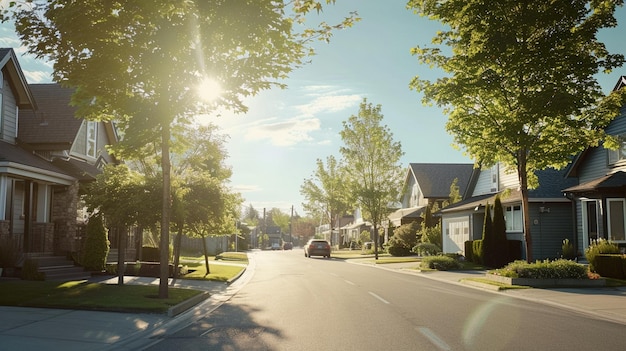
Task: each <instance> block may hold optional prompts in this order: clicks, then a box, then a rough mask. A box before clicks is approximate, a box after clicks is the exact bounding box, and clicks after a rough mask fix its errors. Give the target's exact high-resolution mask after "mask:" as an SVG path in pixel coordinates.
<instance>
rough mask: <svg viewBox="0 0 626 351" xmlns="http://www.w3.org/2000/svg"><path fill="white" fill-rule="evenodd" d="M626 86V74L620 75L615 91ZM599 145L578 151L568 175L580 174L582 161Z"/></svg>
mask: <svg viewBox="0 0 626 351" xmlns="http://www.w3.org/2000/svg"><path fill="white" fill-rule="evenodd" d="M624 87H626V76H621V77H619V79H618V80H617V83H616V84H615V87H614V88H613V91H618V90H620V89H622V88H624ZM597 147H598V146H594V147H588V148H586V149H585V150H583V151H581V152H580V153H578V155H576V157H575V158H574V159H573V160H572V162H571V163H570V165H569V166H568V167H567V169H568V170H567V173H566V176H567V177H577V176H578V168H579V167H580V165H581V164H582V163H584V160H585V158H586V156H587V154H588V153H589V150H590V149H592V148H597Z"/></svg>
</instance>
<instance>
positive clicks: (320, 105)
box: [295, 94, 362, 116]
mask: <svg viewBox="0 0 626 351" xmlns="http://www.w3.org/2000/svg"><path fill="white" fill-rule="evenodd" d="M361 100H362V98H361V96H359V95H356V94H352V95H325V96H320V97H317V98H315V99H314V100H313V101H311V102H309V103H307V104H304V105H298V106H295V107H296V108H297V109H298V111H300V113H302V114H303V115H305V116H315V115H316V114H319V113H329V112H339V111H343V110H346V109H348V108H350V107H353V106H356V105H357V104H359V102H360V101H361Z"/></svg>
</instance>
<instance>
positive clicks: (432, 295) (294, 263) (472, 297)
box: [147, 249, 625, 351]
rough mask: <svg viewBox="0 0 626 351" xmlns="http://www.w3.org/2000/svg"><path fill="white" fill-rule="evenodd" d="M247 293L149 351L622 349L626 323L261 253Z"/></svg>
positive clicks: (329, 262)
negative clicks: (625, 324)
mask: <svg viewBox="0 0 626 351" xmlns="http://www.w3.org/2000/svg"><path fill="white" fill-rule="evenodd" d="M251 254H253V255H255V256H254V260H255V261H256V268H255V270H254V275H253V276H252V278H251V279H250V280H249V282H248V283H247V284H246V285H245V286H243V287H242V288H241V289H240V290H239V291H238V293H237V294H235V295H234V296H233V297H232V298H231V299H230V300H228V301H227V302H226V303H224V304H223V305H221V306H220V307H219V308H217V309H216V310H214V311H212V312H211V313H210V314H208V315H206V316H203V317H202V318H199V319H197V320H196V321H195V322H194V323H193V324H191V325H188V326H187V327H185V328H182V329H181V330H180V331H178V332H177V333H174V334H171V335H167V336H164V337H163V339H161V340H160V341H159V342H158V343H156V344H154V345H152V346H150V347H149V348H148V349H147V350H149V351H160V350H509V351H510V350H533V351H535V350H568V351H570V350H585V349H594V350H620V349H624V345H625V341H624V340H623V338H622V337H621V336H622V335H623V332H624V326H623V325H621V324H616V323H612V322H609V321H603V320H598V319H594V318H592V317H588V316H585V315H582V314H578V313H575V312H572V311H568V310H562V309H559V308H557V307H552V306H546V305H543V304H539V303H533V302H529V301H525V300H520V299H515V298H511V297H506V296H502V295H498V294H494V293H491V292H488V291H484V290H477V289H472V288H469V287H464V286H460V285H455V284H449V283H445V282H438V281H434V280H431V279H426V278H422V277H420V276H417V275H407V274H402V273H399V272H394V271H388V270H382V269H378V268H375V267H371V266H364V265H358V264H349V263H346V262H344V261H342V260H338V259H324V258H317V257H314V258H305V257H304V255H303V253H302V250H300V249H294V250H293V251H263V252H261V251H259V252H254V253H251Z"/></svg>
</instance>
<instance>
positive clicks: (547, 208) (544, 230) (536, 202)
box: [440, 164, 576, 259]
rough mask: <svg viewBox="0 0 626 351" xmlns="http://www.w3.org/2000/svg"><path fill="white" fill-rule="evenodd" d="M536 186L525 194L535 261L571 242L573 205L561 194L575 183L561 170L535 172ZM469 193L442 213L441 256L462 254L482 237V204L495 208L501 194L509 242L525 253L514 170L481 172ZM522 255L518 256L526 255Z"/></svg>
mask: <svg viewBox="0 0 626 351" xmlns="http://www.w3.org/2000/svg"><path fill="white" fill-rule="evenodd" d="M536 174H537V177H538V179H539V187H538V188H537V189H530V190H529V209H530V211H529V216H530V222H531V239H532V250H533V257H534V258H536V259H546V258H557V257H560V255H561V245H562V243H563V240H564V239H569V240H570V241H572V240H574V225H573V214H572V211H573V210H572V209H573V207H572V202H571V201H570V200H569V199H567V198H566V197H564V196H563V194H562V192H561V190H562V189H564V188H566V187H568V186H571V185H574V184H576V180H575V179H572V178H566V177H565V171H564V170H562V171H557V170H554V169H546V170H542V171H538V172H537V173H536ZM471 192H472V195H471V196H470V197H468V198H466V199H465V200H462V201H460V202H457V203H455V204H452V205H449V206H448V207H446V208H444V209H442V210H441V211H440V214H441V228H442V229H441V230H442V236H443V248H442V250H443V252H445V253H460V254H462V255H465V242H466V241H471V240H476V239H481V238H482V232H483V223H484V220H485V205H486V204H487V203H489V204H491V205H493V204H494V202H495V198H496V196H498V195H499V196H500V199H501V202H502V206H503V207H504V209H503V210H504V214H505V220H506V232H507V238H508V239H509V240H518V241H521V243H522V245H521V246H522V249H524V247H525V244H524V240H525V239H524V218H523V213H522V196H521V192H520V191H519V181H518V177H517V172H516V171H513V172H512V171H510V170H509V169H507V168H505V167H503V166H502V165H500V164H496V165H495V166H493V167H491V168H485V169H482V170H481V172H480V175H479V176H478V179H477V181H476V183H475V184H474V187H473V188H472V189H471ZM525 256H526V255H525V252H522V257H525Z"/></svg>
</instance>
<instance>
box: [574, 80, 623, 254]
mask: <svg viewBox="0 0 626 351" xmlns="http://www.w3.org/2000/svg"><path fill="white" fill-rule="evenodd" d="M624 87H626V76H622V77H620V79H619V80H618V82H617V84H616V85H615V87H614V90H615V91H617V90H619V89H622V88H624ZM605 131H606V133H607V134H609V135H614V136H617V137H619V140H620V141H621V144H620V147H619V149H618V150H610V149H607V148H604V147H603V146H602V145H600V146H598V147H590V148H588V149H586V150H584V151H583V152H581V153H580V154H579V155H577V157H576V158H575V159H574V161H573V162H572V163H571V165H570V167H569V168H568V173H567V176H568V177H572V178H577V179H578V182H579V183H578V184H577V185H575V186H571V187H567V188H564V190H563V192H564V193H565V195H566V196H567V197H568V198H570V199H571V200H572V201H573V202H574V205H575V209H576V222H575V231H574V233H575V235H576V237H575V240H574V242H575V243H576V246H577V250H578V252H579V253H584V252H585V250H586V249H587V248H588V247H589V244H590V243H591V242H592V241H593V240H597V239H607V240H610V241H613V242H615V243H617V244H618V245H619V246H620V247H622V248H626V234H625V232H626V106H624V107H622V109H621V111H620V115H619V116H618V117H617V118H615V119H614V120H613V121H612V122H611V123H610V124H609V125H608V126H607V128H606V130H605ZM623 250H624V249H623Z"/></svg>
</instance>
